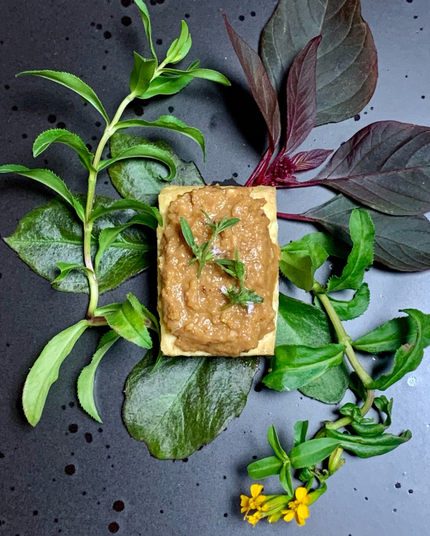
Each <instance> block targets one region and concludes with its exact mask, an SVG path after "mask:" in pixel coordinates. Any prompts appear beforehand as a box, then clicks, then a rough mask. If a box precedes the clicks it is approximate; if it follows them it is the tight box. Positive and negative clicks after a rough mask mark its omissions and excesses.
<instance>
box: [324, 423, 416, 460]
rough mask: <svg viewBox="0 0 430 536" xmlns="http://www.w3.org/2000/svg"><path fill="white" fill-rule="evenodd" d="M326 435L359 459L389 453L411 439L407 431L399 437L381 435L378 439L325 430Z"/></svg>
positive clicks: (410, 434)
mask: <svg viewBox="0 0 430 536" xmlns="http://www.w3.org/2000/svg"><path fill="white" fill-rule="evenodd" d="M326 433H327V436H328V437H329V438H331V439H332V441H337V442H338V445H339V446H340V447H342V448H343V449H345V450H348V451H350V452H353V453H354V454H356V455H357V456H358V457H360V458H371V457H372V456H381V455H382V454H386V453H387V452H391V451H392V450H394V449H395V448H397V447H398V446H399V445H402V444H403V443H406V442H407V441H409V440H410V439H411V437H412V433H411V432H410V431H409V430H406V432H403V434H401V435H400V436H395V435H392V434H383V435H380V436H378V437H360V436H352V435H348V434H342V433H341V432H336V431H335V430H327V432H326Z"/></svg>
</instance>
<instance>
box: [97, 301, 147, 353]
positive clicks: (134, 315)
mask: <svg viewBox="0 0 430 536" xmlns="http://www.w3.org/2000/svg"><path fill="white" fill-rule="evenodd" d="M133 298H134V299H133ZM136 302H137V303H136ZM104 317H105V318H106V321H107V323H108V324H109V326H110V327H111V328H112V329H113V330H114V331H116V332H117V333H118V335H120V336H121V337H123V338H124V339H127V340H128V341H130V342H133V343H134V344H137V346H140V347H141V348H152V340H151V337H150V335H149V332H148V327H150V325H151V320H149V319H148V317H147V316H146V314H145V313H144V311H143V309H142V307H141V306H140V303H139V302H138V300H137V298H136V297H135V296H133V294H128V295H127V299H126V300H125V302H124V303H123V304H122V307H121V309H119V310H118V311H112V312H105V314H104Z"/></svg>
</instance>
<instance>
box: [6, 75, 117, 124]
mask: <svg viewBox="0 0 430 536" xmlns="http://www.w3.org/2000/svg"><path fill="white" fill-rule="evenodd" d="M22 75H30V76H40V77H41V78H46V79H47V80H52V81H53V82H57V84H61V85H62V86H65V87H67V88H69V89H71V90H72V91H74V92H75V93H77V94H78V95H80V96H81V97H82V98H83V99H84V100H85V101H87V102H89V103H90V104H92V105H93V106H94V108H95V109H96V110H97V111H98V112H99V113H100V114H101V115H102V116H103V117H104V119H105V120H106V123H107V124H109V116H108V114H107V113H106V110H105V109H104V108H103V104H102V103H101V102H100V99H99V98H98V97H97V95H96V94H95V92H94V90H92V89H91V88H90V86H89V85H88V84H86V83H85V82H83V81H82V80H81V79H80V78H78V77H77V76H75V75H74V74H70V73H64V72H60V71H50V70H44V71H23V72H22V73H18V74H17V75H16V76H22Z"/></svg>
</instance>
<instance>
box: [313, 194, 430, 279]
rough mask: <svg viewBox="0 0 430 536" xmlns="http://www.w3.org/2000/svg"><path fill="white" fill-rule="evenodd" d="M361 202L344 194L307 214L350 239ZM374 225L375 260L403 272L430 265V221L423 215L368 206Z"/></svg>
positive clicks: (426, 267)
mask: <svg viewBox="0 0 430 536" xmlns="http://www.w3.org/2000/svg"><path fill="white" fill-rule="evenodd" d="M358 207H359V205H357V204H356V203H354V201H352V200H351V199H348V198H347V197H345V196H343V195H338V196H336V197H333V198H332V199H330V201H328V202H327V203H324V204H323V205H320V206H319V207H315V208H312V209H310V210H308V211H307V212H306V213H305V216H306V217H308V218H311V219H312V220H313V221H315V222H317V223H320V224H321V225H323V226H324V227H325V228H326V229H327V231H329V232H330V233H332V234H335V235H336V236H337V237H338V238H340V239H341V240H344V241H345V242H347V243H350V238H349V228H348V226H349V218H350V215H351V212H352V211H353V210H354V209H356V208H358ZM366 210H367V212H368V213H369V214H370V215H371V217H372V221H373V224H374V226H375V261H378V262H380V263H382V264H384V265H385V266H388V268H392V269H393V270H399V271H401V272H416V271H423V270H428V269H429V268H430V221H429V220H428V219H427V218H425V217H424V216H408V217H407V218H404V217H402V216H387V215H386V214H381V213H380V212H376V211H375V210H371V209H366Z"/></svg>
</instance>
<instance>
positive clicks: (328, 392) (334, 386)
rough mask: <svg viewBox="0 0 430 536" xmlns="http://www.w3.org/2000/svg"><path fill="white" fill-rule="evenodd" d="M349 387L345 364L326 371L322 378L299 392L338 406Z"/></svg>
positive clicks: (347, 370)
mask: <svg viewBox="0 0 430 536" xmlns="http://www.w3.org/2000/svg"><path fill="white" fill-rule="evenodd" d="M348 385H349V369H348V366H347V365H346V363H345V362H342V363H341V364H340V365H339V366H337V367H332V368H330V369H328V370H327V372H325V373H324V374H323V375H322V376H320V377H319V378H317V379H316V380H314V381H313V382H311V383H308V385H305V386H304V387H301V388H300V392H301V393H303V394H304V395H305V396H308V397H310V398H315V400H319V401H320V402H324V403H325V404H338V403H339V402H340V401H341V400H342V398H343V397H344V396H345V392H346V390H347V389H348Z"/></svg>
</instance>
